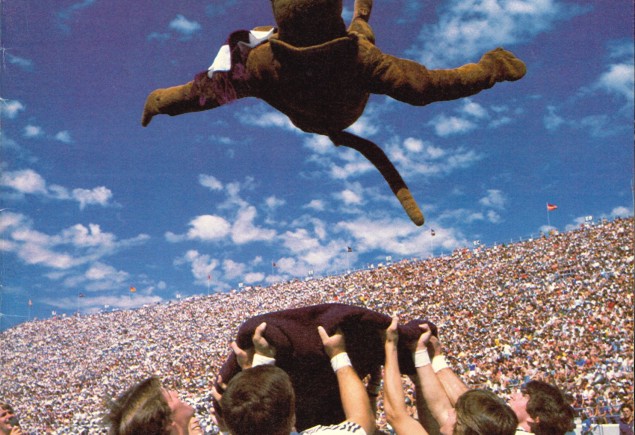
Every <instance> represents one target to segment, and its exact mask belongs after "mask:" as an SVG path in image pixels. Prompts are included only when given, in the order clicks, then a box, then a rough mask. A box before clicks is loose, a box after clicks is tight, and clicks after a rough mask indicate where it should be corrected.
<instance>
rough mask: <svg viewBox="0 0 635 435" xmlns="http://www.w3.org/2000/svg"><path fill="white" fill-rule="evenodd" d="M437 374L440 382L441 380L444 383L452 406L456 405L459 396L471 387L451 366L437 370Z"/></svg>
mask: <svg viewBox="0 0 635 435" xmlns="http://www.w3.org/2000/svg"><path fill="white" fill-rule="evenodd" d="M436 375H437V378H438V379H439V382H441V385H443V389H444V390H445V393H446V394H447V396H448V399H449V400H450V403H451V404H452V406H455V405H456V401H457V400H459V397H460V396H461V395H462V394H463V393H465V392H466V391H467V390H469V388H468V387H467V385H465V383H464V382H463V381H462V380H461V378H459V377H458V375H457V374H456V373H454V371H453V370H452V369H451V368H450V367H446V368H443V369H441V370H439V371H438V372H436Z"/></svg>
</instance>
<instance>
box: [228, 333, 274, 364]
mask: <svg viewBox="0 0 635 435" xmlns="http://www.w3.org/2000/svg"><path fill="white" fill-rule="evenodd" d="M266 328H267V323H265V322H262V323H261V324H260V325H258V327H257V328H256V330H255V331H254V335H253V337H252V339H251V341H252V343H253V345H254V347H252V348H249V349H247V350H243V349H241V348H240V347H238V344H236V342H235V341H232V342H231V344H230V346H231V348H232V351H233V352H234V354H235V355H236V360H237V362H238V365H239V366H240V368H241V369H242V370H246V369H248V368H251V367H253V366H257V365H261V364H275V361H276V360H275V356H276V348H275V347H273V346H272V345H270V344H269V342H268V341H267V339H265V337H264V332H265V329H266Z"/></svg>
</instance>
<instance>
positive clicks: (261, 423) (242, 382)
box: [220, 365, 295, 435]
mask: <svg viewBox="0 0 635 435" xmlns="http://www.w3.org/2000/svg"><path fill="white" fill-rule="evenodd" d="M220 405H221V408H222V410H223V411H222V412H223V420H224V421H225V424H226V425H227V427H228V428H229V431H230V433H231V434H232V435H249V434H255V433H257V434H259V435H278V434H285V435H288V433H289V431H290V429H291V427H292V426H293V422H294V418H295V393H294V391H293V385H292V384H291V379H290V378H289V375H287V374H286V373H285V372H284V370H282V369H280V368H278V367H276V366H272V365H262V366H257V367H254V368H251V369H247V370H244V371H242V372H240V373H238V374H237V375H236V376H234V377H233V378H232V379H231V381H229V384H228V385H227V389H226V390H225V393H223V398H222V399H221V402H220Z"/></svg>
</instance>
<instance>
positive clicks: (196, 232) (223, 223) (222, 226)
mask: <svg viewBox="0 0 635 435" xmlns="http://www.w3.org/2000/svg"><path fill="white" fill-rule="evenodd" d="M230 230H231V224H230V223H229V222H227V220H225V219H224V218H222V217H220V216H214V215H203V216H197V217H196V218H194V219H193V220H192V221H191V222H190V229H189V230H188V232H187V238H188V239H190V240H193V239H197V240H201V241H212V240H219V239H222V238H224V237H226V236H227V235H228V234H229V232H230Z"/></svg>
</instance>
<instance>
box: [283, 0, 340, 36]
mask: <svg viewBox="0 0 635 435" xmlns="http://www.w3.org/2000/svg"><path fill="white" fill-rule="evenodd" d="M271 6H272V7H273V16H274V18H275V20H276V24H277V26H278V32H279V35H280V39H281V40H283V41H285V42H287V43H289V44H291V45H295V46H298V47H308V46H311V45H318V44H322V43H324V42H327V41H330V40H332V39H335V38H339V37H342V36H344V35H346V25H345V24H344V20H343V19H342V0H271Z"/></svg>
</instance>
